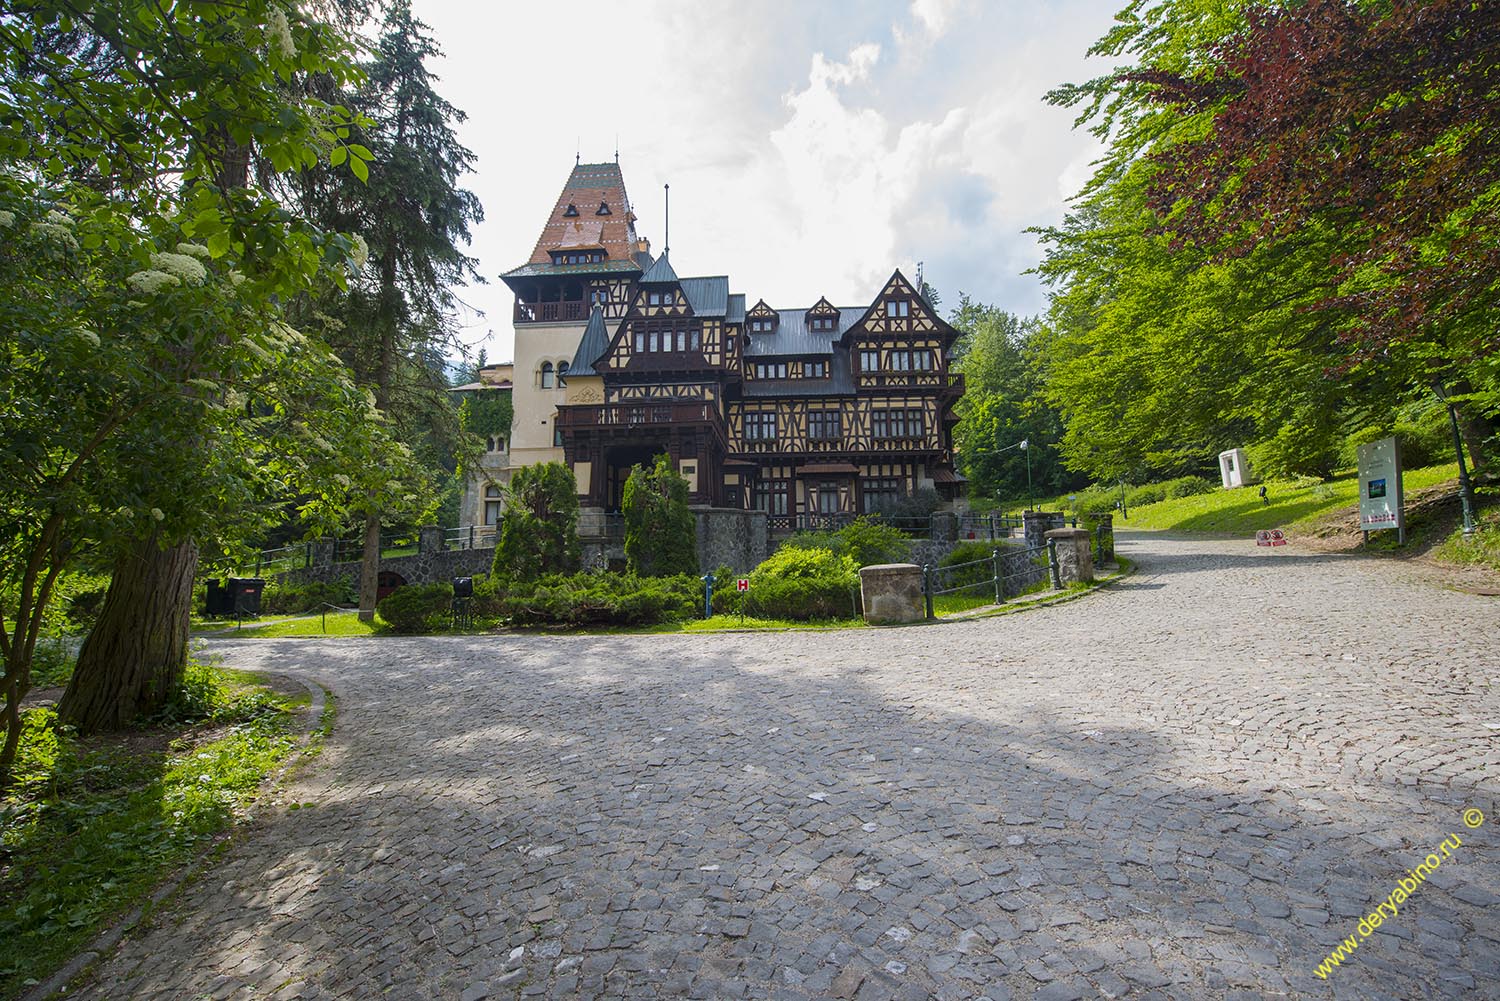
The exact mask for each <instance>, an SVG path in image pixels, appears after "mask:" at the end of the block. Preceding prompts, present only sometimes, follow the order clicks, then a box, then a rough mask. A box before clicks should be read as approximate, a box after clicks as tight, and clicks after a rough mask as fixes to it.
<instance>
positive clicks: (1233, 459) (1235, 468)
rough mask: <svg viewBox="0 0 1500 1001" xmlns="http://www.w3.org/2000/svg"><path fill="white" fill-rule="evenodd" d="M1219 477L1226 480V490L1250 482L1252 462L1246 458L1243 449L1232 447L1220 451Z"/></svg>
mask: <svg viewBox="0 0 1500 1001" xmlns="http://www.w3.org/2000/svg"><path fill="white" fill-rule="evenodd" d="M1219 477H1220V478H1221V479H1223V481H1224V489H1225V490H1233V489H1234V488H1235V487H1242V486H1244V485H1245V484H1246V483H1248V482H1250V463H1249V462H1247V461H1246V460H1245V453H1244V451H1243V450H1241V449H1238V448H1231V449H1230V450H1229V451H1227V452H1220V453H1219Z"/></svg>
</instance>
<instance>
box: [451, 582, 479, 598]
mask: <svg viewBox="0 0 1500 1001" xmlns="http://www.w3.org/2000/svg"><path fill="white" fill-rule="evenodd" d="M453 597H455V598H472V597H474V578H473V577H455V578H453Z"/></svg>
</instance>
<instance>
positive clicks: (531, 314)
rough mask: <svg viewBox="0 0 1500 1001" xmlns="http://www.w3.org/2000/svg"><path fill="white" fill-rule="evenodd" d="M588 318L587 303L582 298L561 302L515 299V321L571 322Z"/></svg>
mask: <svg viewBox="0 0 1500 1001" xmlns="http://www.w3.org/2000/svg"><path fill="white" fill-rule="evenodd" d="M588 318H589V304H588V303H587V302H585V301H583V300H582V299H564V300H562V301H561V302H522V301H521V300H519V299H517V300H516V312H515V322H516V323H571V322H577V321H582V320H587V319H588Z"/></svg>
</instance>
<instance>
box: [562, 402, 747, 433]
mask: <svg viewBox="0 0 1500 1001" xmlns="http://www.w3.org/2000/svg"><path fill="white" fill-rule="evenodd" d="M717 420H718V411H717V410H716V409H715V407H714V405H713V404H712V403H610V404H605V405H604V406H584V407H580V406H564V407H558V408H557V426H558V427H561V428H591V427H627V428H628V427H637V426H641V425H647V424H700V423H714V422H716V421H717Z"/></svg>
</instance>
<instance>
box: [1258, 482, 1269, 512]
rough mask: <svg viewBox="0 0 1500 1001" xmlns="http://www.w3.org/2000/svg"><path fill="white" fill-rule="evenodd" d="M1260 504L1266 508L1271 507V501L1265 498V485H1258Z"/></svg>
mask: <svg viewBox="0 0 1500 1001" xmlns="http://www.w3.org/2000/svg"><path fill="white" fill-rule="evenodd" d="M1260 502H1261V503H1262V504H1264V505H1265V506H1267V507H1269V506H1270V505H1271V501H1270V500H1269V499H1268V498H1267V497H1266V485H1265V484H1264V483H1262V484H1261V485H1260Z"/></svg>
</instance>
